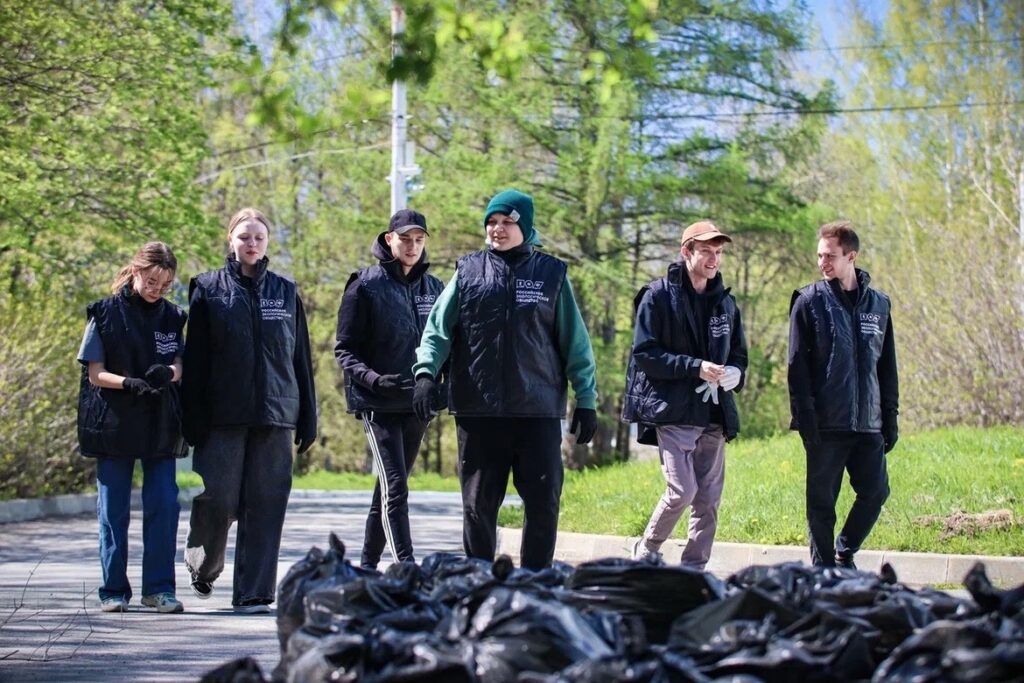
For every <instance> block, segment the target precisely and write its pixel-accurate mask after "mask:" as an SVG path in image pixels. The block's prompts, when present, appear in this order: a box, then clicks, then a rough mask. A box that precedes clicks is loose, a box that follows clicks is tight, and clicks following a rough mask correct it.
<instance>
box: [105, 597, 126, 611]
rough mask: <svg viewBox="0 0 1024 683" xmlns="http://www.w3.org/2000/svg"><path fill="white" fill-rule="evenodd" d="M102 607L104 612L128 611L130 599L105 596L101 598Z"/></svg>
mask: <svg viewBox="0 0 1024 683" xmlns="http://www.w3.org/2000/svg"><path fill="white" fill-rule="evenodd" d="M100 609H101V610H103V611H104V612H127V611H128V601H127V600H125V599H124V598H120V597H118V598H103V599H102V600H100Z"/></svg>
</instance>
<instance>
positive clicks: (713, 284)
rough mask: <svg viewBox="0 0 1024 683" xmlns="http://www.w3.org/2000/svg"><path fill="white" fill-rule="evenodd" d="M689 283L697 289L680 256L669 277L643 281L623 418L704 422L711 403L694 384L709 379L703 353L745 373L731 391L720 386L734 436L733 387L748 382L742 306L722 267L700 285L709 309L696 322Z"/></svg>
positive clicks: (728, 431)
mask: <svg viewBox="0 0 1024 683" xmlns="http://www.w3.org/2000/svg"><path fill="white" fill-rule="evenodd" d="M686 288H689V291H691V292H692V285H691V284H690V280H689V275H688V274H687V272H686V266H685V265H684V264H682V263H679V262H677V263H673V264H672V265H671V266H669V268H668V274H667V275H666V276H665V277H663V278H660V279H658V280H655V281H653V282H651V283H650V284H649V285H647V286H646V287H644V288H643V289H641V290H640V291H639V292H638V293H637V295H636V297H635V299H634V306H635V310H636V328H635V330H634V333H633V351H632V353H631V354H630V357H629V366H628V368H627V370H626V396H625V400H624V401H623V410H622V419H623V420H625V421H627V422H639V423H641V424H642V425H692V426H696V427H706V426H707V425H708V424H709V423H710V419H709V418H710V416H711V404H710V403H705V402H704V400H703V398H702V396H701V394H698V393H697V391H696V389H697V387H698V386H700V385H701V384H702V383H703V382H704V380H702V379H701V378H700V364H701V361H710V362H712V363H718V364H721V365H732V366H734V367H737V368H739V369H740V371H741V372H742V373H743V374H742V375H741V378H740V383H739V384H738V385H737V386H736V388H735V389H733V391H719V392H718V400H719V403H720V406H721V411H722V417H723V420H724V424H723V425H722V427H723V431H724V433H725V437H726V439H732V438H734V437H735V436H736V435H737V434H738V433H739V431H740V419H739V412H738V411H737V410H736V400H735V398H734V396H733V394H734V393H735V392H736V391H739V390H740V389H742V388H743V384H744V381H745V380H746V371H747V342H746V338H745V337H744V335H743V322H742V320H741V319H740V310H739V308H738V307H737V306H736V300H735V298H733V296H732V295H731V294H730V293H729V290H728V289H725V288H724V287H723V286H722V276H721V274H718V275H716V276H715V277H714V279H713V280H711V281H709V282H708V284H707V288H706V289H705V291H704V293H703V296H705V297H707V305H708V307H709V315H708V318H707V323H706V328H705V329H698V322H697V316H696V315H695V314H694V311H693V306H692V304H691V303H690V298H689V297H690V294H689V293H688V291H687V289H686ZM648 441H649V439H647V438H645V439H644V442H648Z"/></svg>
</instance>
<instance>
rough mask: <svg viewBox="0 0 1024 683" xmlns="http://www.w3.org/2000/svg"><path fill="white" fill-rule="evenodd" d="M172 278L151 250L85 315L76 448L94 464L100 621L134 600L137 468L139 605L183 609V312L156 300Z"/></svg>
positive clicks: (171, 262)
mask: <svg viewBox="0 0 1024 683" xmlns="http://www.w3.org/2000/svg"><path fill="white" fill-rule="evenodd" d="M177 269H178V261H177V259H175V257H174V253H173V252H172V251H171V249H170V247H168V246H167V245H166V244H164V243H163V242H149V243H148V244H146V245H144V246H143V247H142V248H141V249H140V250H139V251H138V252H137V253H136V254H135V256H134V257H133V258H132V260H131V262H130V263H129V264H128V265H126V266H125V267H124V268H122V269H121V270H120V272H118V274H117V277H115V278H114V283H113V286H112V290H113V296H110V297H107V298H106V299H102V300H100V301H96V302H93V303H91V304H89V306H88V307H87V308H86V316H87V322H86V327H85V335H84V337H83V339H82V346H81V349H80V350H79V352H78V361H79V362H80V363H81V364H82V366H83V367H82V381H81V388H80V391H79V399H78V439H79V445H80V450H81V452H82V455H84V456H87V457H93V458H96V485H97V489H98V497H97V503H96V511H97V517H98V519H99V527H100V539H99V540H100V566H101V568H102V571H103V585H102V586H100V589H99V597H100V607H101V609H102V610H103V611H104V612H124V611H125V610H126V609H127V607H128V602H129V601H130V600H131V597H132V588H131V584H130V582H129V580H128V523H129V519H130V510H131V491H132V472H133V471H134V469H135V461H136V460H139V461H141V463H142V474H143V478H142V543H143V553H142V605H143V606H144V607H153V608H155V609H156V610H157V611H158V612H181V611H182V610H183V609H184V608H183V607H182V604H181V603H180V602H179V601H178V600H177V598H176V597H175V595H174V554H175V545H176V537H177V534H178V513H179V511H180V508H179V506H178V486H177V484H176V483H175V480H174V471H175V466H174V459H175V458H176V457H183V456H184V455H185V454H186V453H187V452H188V449H187V446H186V445H185V442H184V440H183V439H182V437H181V422H180V409H179V406H180V403H179V400H178V388H177V382H178V380H179V379H180V378H181V342H182V330H183V328H184V326H185V313H184V312H183V311H182V310H181V309H180V308H179V307H177V306H175V305H174V304H172V303H171V302H169V301H167V300H166V299H164V298H163V295H164V294H166V293H167V292H168V291H169V290H170V288H171V285H172V284H173V283H174V276H175V273H176V272H177Z"/></svg>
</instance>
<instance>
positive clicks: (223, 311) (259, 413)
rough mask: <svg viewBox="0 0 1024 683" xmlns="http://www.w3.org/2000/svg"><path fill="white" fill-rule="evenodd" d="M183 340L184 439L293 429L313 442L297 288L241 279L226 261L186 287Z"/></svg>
mask: <svg viewBox="0 0 1024 683" xmlns="http://www.w3.org/2000/svg"><path fill="white" fill-rule="evenodd" d="M189 302H190V304H189V323H188V336H187V337H186V338H185V355H184V374H183V376H182V393H183V396H184V403H185V405H184V408H185V410H184V415H185V418H184V429H185V437H186V438H187V439H188V440H189V442H190V443H192V444H195V443H196V440H197V439H198V440H199V441H201V440H202V439H203V438H204V435H205V434H206V433H207V432H208V431H209V429H210V427H230V426H246V427H260V426H272V427H285V428H289V429H291V428H294V429H295V431H296V436H297V437H298V438H300V439H306V438H308V439H312V438H314V437H315V436H316V421H317V417H316V393H315V390H314V386H313V365H312V362H311V360H310V351H309V332H308V331H307V329H306V314H305V312H304V310H303V308H302V301H301V300H300V299H299V296H298V294H297V293H296V291H295V283H294V282H292V281H290V280H287V279H285V278H283V277H281V276H279V275H277V274H275V273H272V272H270V271H269V270H267V259H263V260H262V261H261V262H260V263H259V265H258V270H257V273H256V276H255V277H254V278H248V277H245V276H244V275H242V271H241V267H240V265H239V263H238V261H236V260H235V258H234V256H230V257H229V258H228V260H227V263H226V265H225V266H224V267H223V268H221V269H220V270H215V271H211V272H209V273H203V274H202V275H198V276H196V277H194V278H192V281H191V283H190V284H189Z"/></svg>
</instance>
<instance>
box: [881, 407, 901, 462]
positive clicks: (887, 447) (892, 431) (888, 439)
mask: <svg viewBox="0 0 1024 683" xmlns="http://www.w3.org/2000/svg"><path fill="white" fill-rule="evenodd" d="M899 438H900V428H899V423H898V422H897V420H896V413H891V414H889V415H886V416H885V417H883V418H882V443H883V444H884V446H883V452H884V453H888V452H889V451H891V450H892V449H893V448H895V446H896V442H897V441H899Z"/></svg>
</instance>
